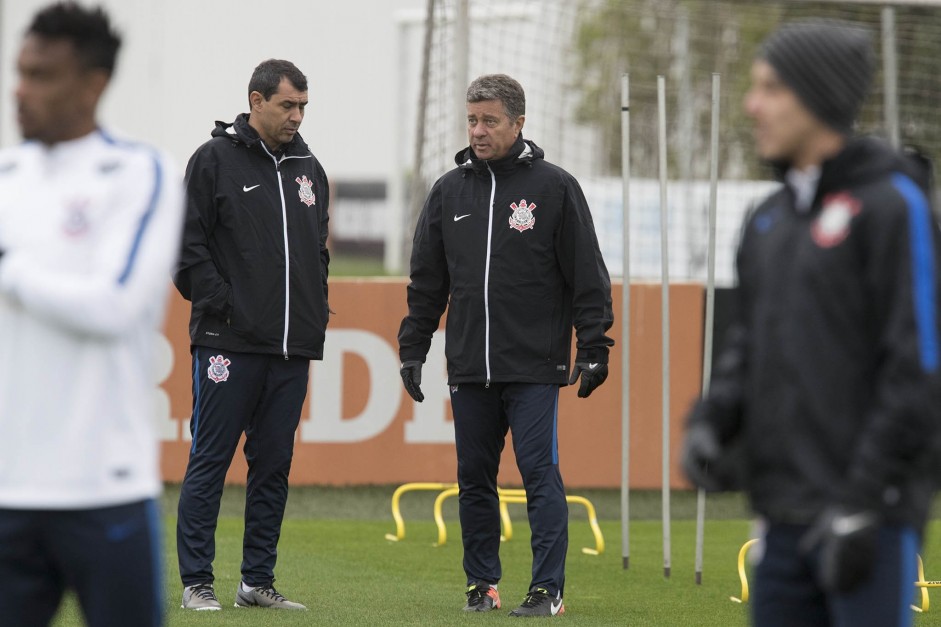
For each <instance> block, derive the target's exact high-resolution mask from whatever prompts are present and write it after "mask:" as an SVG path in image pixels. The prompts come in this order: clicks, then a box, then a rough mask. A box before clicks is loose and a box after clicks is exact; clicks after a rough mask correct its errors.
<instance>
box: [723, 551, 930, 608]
mask: <svg viewBox="0 0 941 627" xmlns="http://www.w3.org/2000/svg"><path fill="white" fill-rule="evenodd" d="M757 542H758V540H755V539H752V540H749V541H748V542H746V543H745V544H743V545H742V548H741V549H739V552H738V578H739V579H740V580H741V582H742V596H741V597H729V599H730V600H731V601H734V602H735V603H748V574H747V573H746V572H745V556H746V554H747V553H748V549H750V548H751V547H753V546H754V545H755V544H757ZM915 587H916V588H918V590H919V591H921V606H918V605H912V609H913V610H915V611H916V612H927V611H928V608H929V607H930V604H931V599H930V598H929V597H928V588H941V581H925V563H924V562H923V561H922V559H921V555H919V556H918V580H917V581H915Z"/></svg>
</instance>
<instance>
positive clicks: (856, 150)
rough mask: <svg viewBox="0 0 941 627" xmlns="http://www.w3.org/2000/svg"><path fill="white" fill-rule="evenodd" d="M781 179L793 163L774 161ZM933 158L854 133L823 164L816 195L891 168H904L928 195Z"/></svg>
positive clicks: (853, 183)
mask: <svg viewBox="0 0 941 627" xmlns="http://www.w3.org/2000/svg"><path fill="white" fill-rule="evenodd" d="M771 165H772V167H773V168H774V170H775V174H776V175H777V178H778V180H780V181H782V182H783V181H784V175H785V174H786V173H787V170H788V169H789V168H790V163H787V162H783V161H781V162H774V163H772V164H771ZM931 168H932V166H931V161H930V160H929V159H928V157H926V156H925V155H923V154H921V153H919V152H916V151H914V150H906V151H898V150H896V149H894V148H892V146H891V145H889V143H888V142H886V141H885V140H883V139H880V138H877V137H870V136H866V137H852V138H850V139H848V140H847V143H846V145H845V146H844V147H843V150H841V151H840V152H839V153H838V154H836V155H835V156H833V157H832V158H830V159H827V160H826V161H824V162H823V164H822V165H821V171H820V181H819V183H818V185H817V196H818V198H819V196H820V195H821V194H822V193H827V192H829V191H832V190H834V189H836V188H839V187H848V186H852V185H858V184H860V183H864V182H866V181H869V180H872V179H874V178H877V177H880V176H884V175H885V174H887V173H889V172H901V173H903V174H905V175H907V176H909V177H910V178H911V179H912V180H913V181H915V183H916V184H918V186H919V187H921V188H922V190H924V192H925V194H926V195H928V194H929V191H930V188H931V183H932V181H931Z"/></svg>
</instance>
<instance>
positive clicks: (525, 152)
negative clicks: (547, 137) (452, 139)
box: [454, 134, 546, 174]
mask: <svg viewBox="0 0 941 627" xmlns="http://www.w3.org/2000/svg"><path fill="white" fill-rule="evenodd" d="M545 156H546V153H545V151H544V150H543V149H542V148H540V147H539V146H537V145H536V142H534V141H532V140H529V139H523V135H522V134H520V135H519V137H517V138H516V141H515V142H514V143H513V145H512V146H511V147H510V152H509V153H508V154H507V156H505V157H503V158H502V159H494V160H492V161H484V160H483V159H478V158H477V155H476V154H474V151H473V150H472V149H471V147H470V146H468V147H466V148H464V149H463V150H460V151H458V153H457V154H456V155H454V162H455V163H456V164H457V165H458V167H459V168H461V170H463V171H464V174H466V173H467V172H468V171H473V172H478V173H482V172H486V171H487V166H488V165H489V166H490V168H491V169H493V171H494V172H498V171H501V170H512V169H513V168H517V167H521V166H526V167H532V165H533V163H534V162H535V161H537V160H539V159H544V158H545Z"/></svg>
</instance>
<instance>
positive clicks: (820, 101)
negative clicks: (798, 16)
mask: <svg viewBox="0 0 941 627" xmlns="http://www.w3.org/2000/svg"><path fill="white" fill-rule="evenodd" d="M758 57H759V58H761V59H764V60H765V61H767V62H768V63H769V64H771V66H772V67H773V68H774V69H775V71H776V72H777V73H778V77H779V78H780V79H781V80H782V81H783V82H784V83H785V84H786V85H788V86H789V87H790V88H791V89H793V90H794V92H795V93H796V94H797V97H798V98H800V100H801V102H802V103H804V106H806V107H807V108H808V109H809V110H810V112H811V113H813V114H814V116H816V117H817V118H818V119H819V120H820V121H822V122H823V123H824V124H826V125H827V126H829V127H831V128H833V129H834V130H836V131H838V132H840V133H843V134H849V133H850V132H851V130H852V128H853V123H854V122H855V121H856V117H857V116H858V115H859V111H860V109H861V108H862V106H863V102H864V101H865V100H866V95H867V93H868V91H869V84H870V82H871V81H872V75H873V71H874V69H875V53H874V51H873V49H872V41H871V39H870V36H869V32H868V31H867V30H866V29H864V28H862V27H860V26H857V25H855V24H851V23H849V22H838V21H833V20H814V21H801V22H793V23H791V24H787V25H785V26H783V27H782V28H781V29H780V30H778V31H777V32H775V33H774V34H772V35H771V36H770V37H768V39H766V40H765V42H764V44H762V46H761V50H760V51H759V53H758Z"/></svg>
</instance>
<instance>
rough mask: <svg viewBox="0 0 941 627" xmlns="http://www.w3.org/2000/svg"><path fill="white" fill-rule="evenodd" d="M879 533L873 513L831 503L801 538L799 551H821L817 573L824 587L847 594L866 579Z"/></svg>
mask: <svg viewBox="0 0 941 627" xmlns="http://www.w3.org/2000/svg"><path fill="white" fill-rule="evenodd" d="M878 535H879V516H878V514H877V513H876V512H873V511H871V510H865V509H849V508H845V507H840V506H832V507H828V508H827V509H825V510H824V511H823V513H822V514H821V515H820V516H819V517H818V518H817V521H816V522H815V523H814V524H813V526H811V528H810V529H809V530H808V531H807V533H805V534H804V537H803V538H801V542H800V550H801V552H803V553H805V554H807V553H812V552H813V551H819V552H820V553H819V560H820V562H819V563H820V566H819V573H818V576H819V579H820V584H821V585H822V586H823V587H824V589H825V590H828V591H830V592H840V593H847V592H852V591H853V589H855V588H856V587H857V586H859V585H860V584H861V583H863V582H864V581H866V579H868V578H869V574H870V573H871V572H872V567H873V564H874V563H875V559H876V541H877V539H878Z"/></svg>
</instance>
